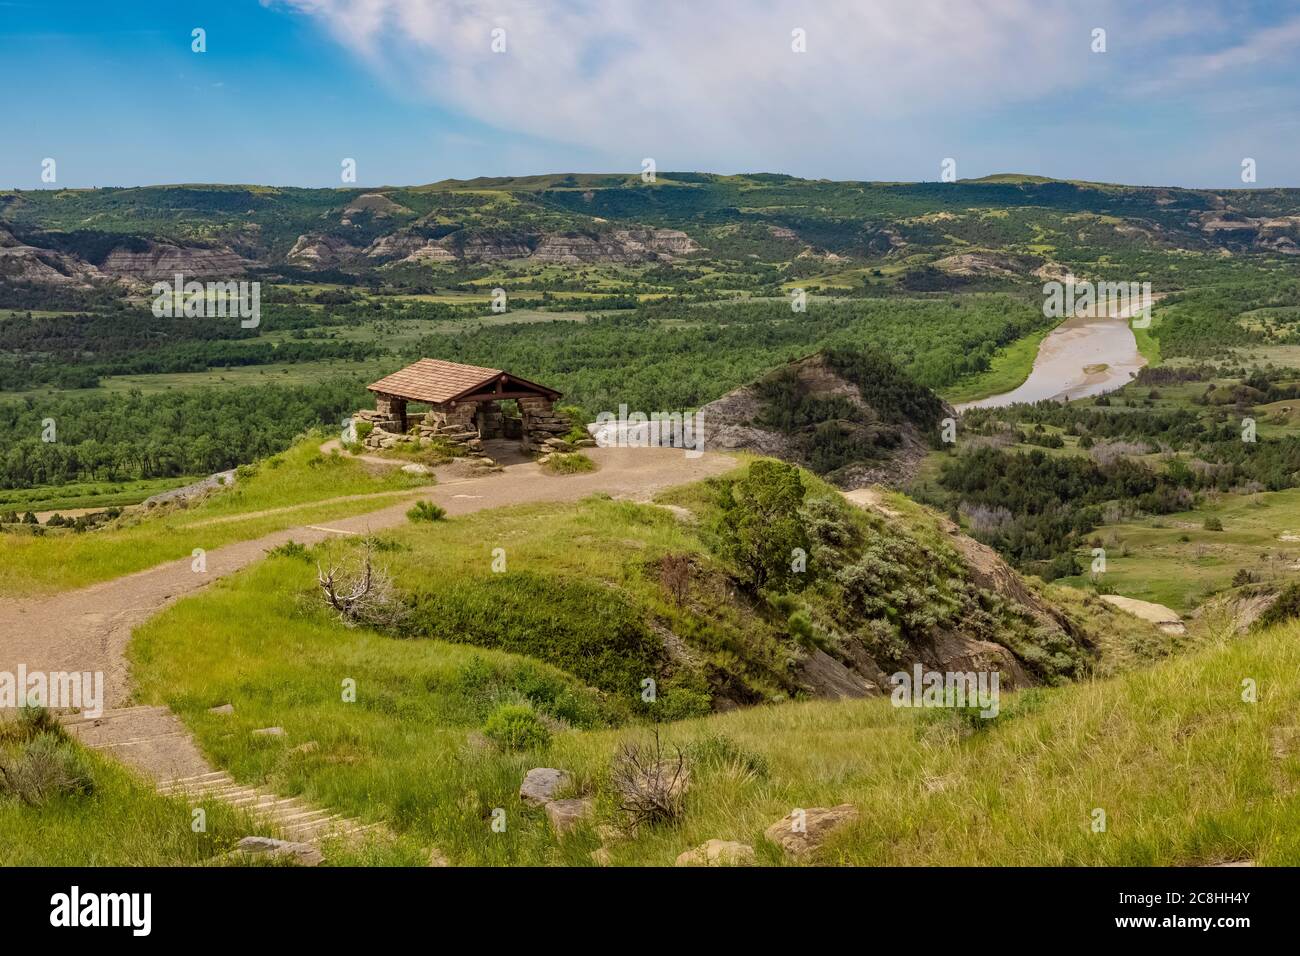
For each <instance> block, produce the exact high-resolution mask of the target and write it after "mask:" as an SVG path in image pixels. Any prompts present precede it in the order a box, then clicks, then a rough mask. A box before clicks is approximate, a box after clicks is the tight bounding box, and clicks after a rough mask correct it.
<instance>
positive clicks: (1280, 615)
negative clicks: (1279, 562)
mask: <svg viewBox="0 0 1300 956" xmlns="http://www.w3.org/2000/svg"><path fill="white" fill-rule="evenodd" d="M1297 617H1300V584H1288V585H1287V586H1286V587H1284V588H1283V589H1282V591H1281V593H1280V594H1278V596H1277V599H1276V600H1275V601H1274V602H1273V603H1272V604H1270V605H1269V606H1268V607H1267V608H1265V610H1264V613H1263V614H1261V615H1260V616H1259V618H1258V619H1257V620H1256V621H1255V626H1256V627H1260V628H1263V627H1271V626H1272V625H1274V624H1281V623H1282V622H1283V621H1290V620H1294V619H1295V618H1297Z"/></svg>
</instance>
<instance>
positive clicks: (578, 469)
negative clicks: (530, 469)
mask: <svg viewBox="0 0 1300 956" xmlns="http://www.w3.org/2000/svg"><path fill="white" fill-rule="evenodd" d="M542 468H544V469H545V470H546V471H549V472H550V473H551V474H553V475H577V474H580V473H582V472H584V471H595V470H596V463H595V462H594V461H592V460H591V459H590V458H588V457H587V456H586V455H584V454H583V453H582V452H580V451H575V452H571V453H569V454H553V455H551V457H550V458H548V459H547V460H546V461H545V462H544V463H543V464H542Z"/></svg>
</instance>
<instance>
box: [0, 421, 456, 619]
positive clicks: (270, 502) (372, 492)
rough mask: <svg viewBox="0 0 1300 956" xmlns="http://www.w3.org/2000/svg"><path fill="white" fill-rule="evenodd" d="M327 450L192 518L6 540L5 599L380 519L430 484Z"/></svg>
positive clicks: (297, 453)
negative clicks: (382, 511) (357, 517)
mask: <svg viewBox="0 0 1300 956" xmlns="http://www.w3.org/2000/svg"><path fill="white" fill-rule="evenodd" d="M322 440H323V438H322V436H310V437H308V438H306V439H304V440H302V441H300V442H299V443H298V444H296V445H295V446H293V447H292V448H290V449H289V450H287V451H285V452H284V453H282V454H281V455H277V456H274V457H273V458H270V459H267V460H265V461H263V462H262V463H260V464H259V465H258V466H257V467H256V473H255V474H253V475H252V476H251V477H249V478H247V479H243V480H240V481H238V482H237V483H236V484H235V485H234V487H231V488H226V489H222V490H219V491H217V492H215V493H214V494H212V495H211V496H210V497H208V498H206V499H204V500H203V501H202V502H200V503H199V504H197V505H195V506H193V507H190V508H184V509H182V508H176V507H168V508H166V509H159V512H158V513H156V514H155V513H151V512H141V513H132V514H129V515H125V516H123V517H122V518H120V519H118V521H116V522H115V523H114V524H113V525H111V526H108V527H106V528H105V529H104V530H99V531H91V532H86V533H84V534H75V533H73V532H58V533H53V532H51V533H46V534H43V535H31V534H28V533H25V532H24V531H23V530H22V529H19V530H18V531H17V532H13V533H6V534H5V535H4V537H3V539H0V541H2V543H3V545H4V547H3V548H0V596H21V595H28V594H39V593H48V592H52V591H59V590H66V589H69V588H75V587H81V586H83V585H87V584H93V583H95V582H97V581H106V580H108V579H110V578H115V577H120V576H121V575H124V574H129V573H131V572H133V571H140V570H143V569H145V568H150V567H153V566H154V565H157V564H162V563H163V562H166V561H174V560H178V559H181V558H188V557H189V556H190V554H191V553H192V551H193V550H194V549H195V548H204V549H206V550H211V549H212V548H216V547H220V546H221V545H223V544H229V543H231V542H234V541H246V540H249V539H251V538H257V537H260V536H262V535H265V534H270V533H272V532H274V531H280V530H283V529H285V528H292V527H296V526H298V525H303V524H312V523H316V522H320V521H327V520H329V519H332V518H341V517H346V516H348V515H354V514H361V513H364V512H366V511H374V510H378V509H379V508H382V507H384V506H386V505H390V504H394V503H396V502H397V501H399V500H400V499H401V497H402V496H403V495H404V494H407V493H409V492H410V490H411V489H413V488H416V487H423V486H427V485H428V484H429V483H430V479H429V478H427V477H421V476H417V475H410V474H407V473H405V472H403V471H401V470H400V469H383V470H380V471H377V472H376V471H373V470H371V469H369V468H367V466H366V465H365V464H364V463H361V462H356V461H353V460H351V459H350V458H348V457H347V456H345V455H331V456H324V455H322V454H321V453H320V452H319V450H318V446H319V444H320V442H321V441H322ZM7 527H9V528H13V527H15V526H13V525H9V526H7Z"/></svg>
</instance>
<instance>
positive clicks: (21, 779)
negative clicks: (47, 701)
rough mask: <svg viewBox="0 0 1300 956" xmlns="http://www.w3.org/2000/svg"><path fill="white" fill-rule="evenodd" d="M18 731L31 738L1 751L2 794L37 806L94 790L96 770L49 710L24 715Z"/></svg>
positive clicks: (0, 790)
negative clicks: (12, 749) (9, 749)
mask: <svg viewBox="0 0 1300 956" xmlns="http://www.w3.org/2000/svg"><path fill="white" fill-rule="evenodd" d="M49 727H54V728H56V729H46V728H49ZM19 733H21V734H27V735H29V736H28V739H26V740H25V741H23V742H22V743H20V744H19V745H18V746H17V748H16V750H15V751H14V752H11V753H7V754H6V753H0V795H3V796H8V797H13V798H14V799H17V800H21V801H22V802H23V803H25V804H27V805H28V806H33V807H38V806H41V805H43V804H45V803H48V802H49V801H50V800H53V799H55V798H57V797H63V796H82V795H86V794H90V793H93V792H94V789H95V779H94V774H93V772H92V770H91V767H90V763H89V761H88V760H87V758H86V756H85V754H84V753H82V752H81V751H80V750H78V749H77V747H76V745H74V744H73V743H72V741H70V740H69V739H68V738H67V736H66V735H65V734H64V733H63V731H62V728H58V727H57V723H54V722H53V718H50V717H49V716H48V713H46V712H45V711H43V710H41V712H40V714H38V715H35V716H33V717H28V716H26V715H24V717H23V725H22V726H20V728H19Z"/></svg>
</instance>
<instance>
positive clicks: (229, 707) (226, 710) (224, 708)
mask: <svg viewBox="0 0 1300 956" xmlns="http://www.w3.org/2000/svg"><path fill="white" fill-rule="evenodd" d="M234 712H235V705H234V704H218V705H217V706H216V707H209V708H208V713H209V714H233V713H234Z"/></svg>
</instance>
